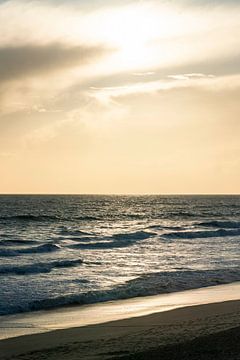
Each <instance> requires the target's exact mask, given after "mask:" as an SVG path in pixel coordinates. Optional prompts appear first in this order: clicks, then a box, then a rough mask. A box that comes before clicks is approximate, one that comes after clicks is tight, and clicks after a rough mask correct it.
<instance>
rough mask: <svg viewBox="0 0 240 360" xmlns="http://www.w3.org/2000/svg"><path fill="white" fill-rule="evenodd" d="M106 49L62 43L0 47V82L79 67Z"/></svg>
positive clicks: (100, 54) (102, 53) (103, 52)
mask: <svg viewBox="0 0 240 360" xmlns="http://www.w3.org/2000/svg"><path fill="white" fill-rule="evenodd" d="M107 51H108V50H107V49H105V48H103V47H101V46H96V47H84V46H76V47H68V46H64V45H62V44H55V43H54V44H50V45H42V46H39V45H24V46H5V47H0V81H1V82H3V81H9V80H15V79H18V78H21V77H26V76H31V75H42V74H43V73H46V72H53V71H58V70H61V69H62V68H66V67H71V66H76V65H83V64H85V63H87V62H89V61H92V60H94V59H96V58H98V57H100V56H102V55H104V54H105V53H106V52H107Z"/></svg>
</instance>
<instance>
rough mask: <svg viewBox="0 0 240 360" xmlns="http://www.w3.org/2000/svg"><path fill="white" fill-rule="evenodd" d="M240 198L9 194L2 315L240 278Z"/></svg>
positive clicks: (0, 223) (3, 208)
mask: <svg viewBox="0 0 240 360" xmlns="http://www.w3.org/2000/svg"><path fill="white" fill-rule="evenodd" d="M239 244H240V196H95V195H61V196H59V195H54V196H49V195H42V196H37V195H33V196H29V195H26V196H23V195H19V196H15V195H11V196H8V195H2V196H0V315H4V314H10V313H18V312H25V311H32V310H40V309H47V308H53V307H56V306H64V305H71V304H87V303H97V302H102V301H107V300H115V299H124V298H131V297H136V296H146V295H154V294H160V293H169V292H173V291H180V290H186V289H193V288H200V287H205V286H211V285H217V284H225V283H230V282H234V281H240V250H239Z"/></svg>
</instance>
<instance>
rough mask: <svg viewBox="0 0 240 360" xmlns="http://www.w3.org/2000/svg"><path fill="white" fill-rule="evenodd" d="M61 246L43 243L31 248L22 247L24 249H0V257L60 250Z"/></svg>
mask: <svg viewBox="0 0 240 360" xmlns="http://www.w3.org/2000/svg"><path fill="white" fill-rule="evenodd" d="M60 249H61V247H60V246H59V245H55V244H44V245H39V246H34V247H31V248H24V249H16V250H10V249H1V250H0V257H3V256H5V257H8V256H19V255H24V254H40V253H48V252H54V251H58V250H60Z"/></svg>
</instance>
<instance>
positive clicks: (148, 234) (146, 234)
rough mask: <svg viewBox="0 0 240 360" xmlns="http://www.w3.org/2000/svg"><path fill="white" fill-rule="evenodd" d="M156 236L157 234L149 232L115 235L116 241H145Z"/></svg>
mask: <svg viewBox="0 0 240 360" xmlns="http://www.w3.org/2000/svg"><path fill="white" fill-rule="evenodd" d="M154 235H156V234H155V233H151V232H147V231H136V232H133V233H120V234H115V235H113V238H114V239H117V240H123V241H124V240H126V241H128V240H144V239H148V238H149V237H151V236H154Z"/></svg>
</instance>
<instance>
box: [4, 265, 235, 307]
mask: <svg viewBox="0 0 240 360" xmlns="http://www.w3.org/2000/svg"><path fill="white" fill-rule="evenodd" d="M235 281H240V268H232V269H218V270H196V271H191V270H181V271H171V272H170V271H169V272H157V273H149V274H145V275H142V276H140V277H137V278H135V279H133V280H129V281H127V282H126V283H124V284H122V285H118V286H116V287H114V288H111V289H107V290H102V291H89V292H85V293H82V294H68V295H63V296H58V297H54V298H45V299H42V300H35V301H32V302H30V303H28V304H26V305H24V307H22V308H21V307H20V306H19V307H18V308H15V309H12V312H20V311H34V310H43V309H50V308H56V307H60V306H67V305H84V304H92V303H97V302H104V301H112V300H117V299H127V298H132V297H139V296H149V295H157V294H164V293H171V292H176V291H183V290H190V289H196V288H201V287H207V286H214V285H220V284H228V283H232V282H235ZM8 311H9V309H8ZM2 314H3V313H2Z"/></svg>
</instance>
